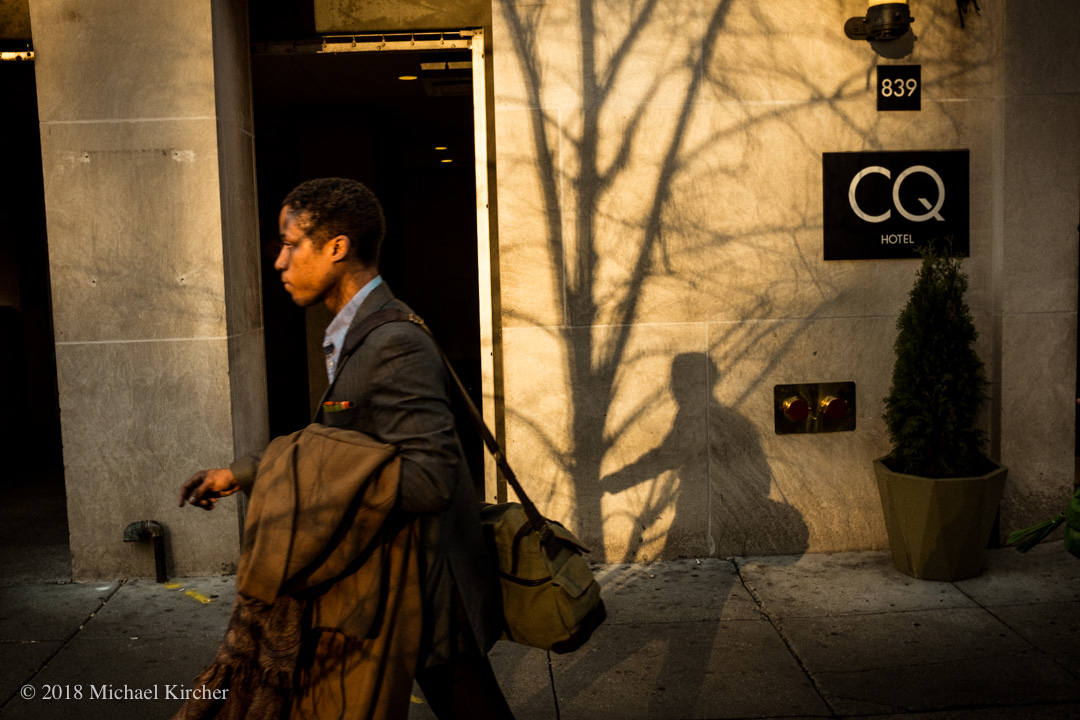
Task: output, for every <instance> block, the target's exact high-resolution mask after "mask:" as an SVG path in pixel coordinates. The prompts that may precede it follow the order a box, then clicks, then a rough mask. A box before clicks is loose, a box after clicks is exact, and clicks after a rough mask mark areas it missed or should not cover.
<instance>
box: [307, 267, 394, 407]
mask: <svg viewBox="0 0 1080 720" xmlns="http://www.w3.org/2000/svg"><path fill="white" fill-rule="evenodd" d="M393 299H394V293H393V292H391V291H390V286H389V285H387V284H386V280H383V281H382V282H381V283H379V284H378V285H377V286H376V287H374V288H372V290H371V292H370V293H368V296H367V297H366V298H364V301H363V302H362V303H360V307H358V308H356V314H355V315H353V319H352V322H351V323H349V330H352V329H353V328H354V327H356V326H357V324H358V323H359V322H360V321H361V320H363V319H364V318H366V317H368V316H369V315H371V314H372V313H373V312H375V311H376V310H380V309H382V308H383V307H384V306H385V305H387V304H388V303H389V302H390V301H391V300H393ZM346 337H348V333H346ZM345 360H346V361H348V358H345ZM341 367H342V366H341V364H339V365H338V370H337V372H336V373H334V379H333V380H332V381H331V382H330V385H329V386H328V387H327V388H326V392H324V393H323V396H322V397H321V398H320V399H319V404H318V406H317V408H316V410H315V419H314V421H313V422H322V415H323V403H325V402H326V401H327V400H328V399H329V398H330V393H331V392H332V391H333V389H334V384H335V383H336V382H337V379H338V378H339V377H341Z"/></svg>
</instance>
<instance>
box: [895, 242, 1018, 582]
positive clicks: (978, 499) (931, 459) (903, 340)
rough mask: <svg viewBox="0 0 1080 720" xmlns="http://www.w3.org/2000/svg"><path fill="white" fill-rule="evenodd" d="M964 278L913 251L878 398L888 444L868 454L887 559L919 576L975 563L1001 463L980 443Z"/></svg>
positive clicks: (994, 503) (977, 368)
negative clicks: (911, 277) (915, 261)
mask: <svg viewBox="0 0 1080 720" xmlns="http://www.w3.org/2000/svg"><path fill="white" fill-rule="evenodd" d="M967 287H968V279H967V275H965V274H964V272H963V271H962V269H961V267H960V259H959V258H958V257H954V256H952V255H951V254H948V253H946V254H940V253H938V252H937V251H935V249H934V247H933V245H931V246H930V247H929V248H927V249H926V250H924V251H923V252H922V266H921V267H920V269H919V274H918V277H917V278H916V280H915V284H914V286H913V287H912V289H911V295H910V297H909V298H908V303H907V306H906V307H905V308H904V310H903V312H902V313H901V314H900V318H899V319H898V320H897V330H898V331H899V332H898V334H897V337H896V346H895V348H896V363H895V365H894V366H893V376H892V385H891V387H890V389H889V394H888V396H887V397H886V398H885V414H884V416H883V417H884V420H885V425H886V430H887V432H888V435H889V439H890V441H891V442H892V445H893V450H892V452H891V453H889V455H887V456H885V457H883V458H881V459H879V460H876V461H874V472H875V475H876V477H877V484H878V492H879V493H880V495H881V505H882V509H883V510H884V514H885V527H886V530H887V532H888V535H889V546H890V549H891V550H892V556H893V565H894V566H895V567H896V569H897V570H900V571H901V572H904V573H906V574H908V575H911V576H912V577H916V578H920V579H924V580H962V579H964V578H969V577H974V576H976V575H978V574H979V573H980V572H981V571H982V563H983V559H984V557H985V554H986V546H987V541H988V540H989V538H990V532H991V530H992V528H993V525H994V518H995V516H996V513H997V509H998V504H999V503H1000V501H1001V492H1002V489H1003V488H1004V485H1005V475H1006V472H1007V470H1006V469H1005V468H1004V467H1002V466H1001V465H998V464H997V463H995V462H993V461H992V460H990V459H988V458H986V457H985V456H984V455H983V454H982V453H981V452H980V446H981V444H982V442H983V433H982V431H980V430H979V429H978V428H977V427H976V421H977V418H978V414H979V411H980V409H981V407H982V405H983V403H984V402H985V401H986V397H987V395H986V388H987V382H986V375H985V371H984V369H983V363H982V361H981V360H980V359H979V356H978V354H977V353H976V352H975V339H976V338H977V337H978V332H977V331H976V329H975V324H974V322H973V321H972V318H971V311H970V310H969V309H968V305H967V302H966V301H965V299H964V293H965V292H966V291H967Z"/></svg>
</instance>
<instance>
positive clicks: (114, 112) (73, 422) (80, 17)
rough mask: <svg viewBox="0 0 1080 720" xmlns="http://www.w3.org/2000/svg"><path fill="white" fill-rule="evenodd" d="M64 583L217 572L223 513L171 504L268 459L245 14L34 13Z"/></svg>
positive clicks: (117, 1) (200, 4)
mask: <svg viewBox="0 0 1080 720" xmlns="http://www.w3.org/2000/svg"><path fill="white" fill-rule="evenodd" d="M30 11H31V23H32V29H33V37H34V49H35V51H36V63H37V65H36V68H37V86H38V103H39V114H40V119H41V136H42V137H41V142H42V162H43V166H44V180H45V201H46V212H47V218H48V235H49V265H50V272H51V280H52V294H53V318H54V323H55V335H56V356H57V375H58V377H57V381H58V385H59V391H60V407H61V423H62V428H63V440H64V464H65V476H66V482H67V496H68V516H69V524H70V530H71V552H72V564H73V576H74V578H75V579H76V580H89V579H97V578H115V577H130V576H145V575H153V573H154V564H153V558H152V552H151V549H150V548H149V546H148V545H147V544H131V543H129V544H126V543H124V542H122V533H123V530H124V527H125V526H126V525H127V524H128V523H131V522H134V521H139V520H156V521H158V522H160V523H162V525H164V526H165V527H166V529H167V535H166V537H167V548H168V549H167V552H168V553H169V570H170V573H172V574H176V575H192V574H209V573H219V572H232V571H233V570H234V569H235V563H236V559H237V554H238V538H239V527H238V512H237V503H236V501H235V500H227V501H223V502H222V503H221V504H220V506H219V507H218V508H217V509H216V510H215V511H214V512H213V513H205V512H202V511H198V510H193V509H190V508H185V509H183V510H180V509H179V508H177V503H176V496H177V491H178V489H179V486H180V484H181V483H182V482H183V481H184V480H185V479H186V478H187V477H188V476H189V475H190V474H191V473H192V472H193V471H195V470H196V469H198V468H201V467H208V466H215V465H221V464H224V463H227V462H229V461H230V460H232V459H233V457H234V456H235V455H238V454H244V453H247V452H251V451H253V450H256V449H258V448H261V447H262V446H263V445H264V444H265V442H266V434H267V429H266V427H267V426H266V376H265V364H264V358H263V330H262V311H261V305H260V297H261V294H260V286H259V284H260V280H259V277H260V275H259V248H258V233H257V216H256V202H255V181H254V152H253V135H252V120H251V92H250V69H249V52H248V30H247V7H246V3H245V2H244V1H243V0H220V1H219V0H213V2H211V0H199V1H193V0H160V1H157V2H141V1H139V0H33V1H32V2H31V7H30Z"/></svg>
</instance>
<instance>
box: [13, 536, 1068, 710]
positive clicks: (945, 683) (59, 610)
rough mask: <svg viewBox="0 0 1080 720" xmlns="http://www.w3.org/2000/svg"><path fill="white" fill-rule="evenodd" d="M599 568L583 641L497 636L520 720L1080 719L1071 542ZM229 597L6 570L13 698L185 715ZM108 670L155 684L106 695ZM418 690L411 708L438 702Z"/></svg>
mask: <svg viewBox="0 0 1080 720" xmlns="http://www.w3.org/2000/svg"><path fill="white" fill-rule="evenodd" d="M597 574H598V576H599V577H600V578H601V580H602V583H603V585H604V588H605V600H606V602H607V605H608V608H609V619H608V622H607V623H606V624H605V625H604V626H602V627H601V628H600V629H599V630H598V631H597V632H596V634H595V635H594V637H593V639H592V640H591V641H590V643H589V644H588V645H586V646H585V647H584V648H583V649H581V650H579V651H578V652H576V653H572V654H569V655H549V654H548V653H545V652H542V651H539V650H533V649H529V648H524V647H521V646H517V645H512V644H509V643H499V645H497V646H496V649H495V650H494V652H493V653H492V657H493V663H494V665H495V669H496V673H497V674H498V676H499V680H500V682H501V684H502V686H503V688H504V690H505V692H506V694H507V697H508V698H509V700H510V703H511V706H512V707H513V708H514V711H515V713H516V715H517V717H518V718H519V720H529V719H532V718H543V719H545V720H547V719H552V718H559V719H560V720H586V719H589V720H597V719H600V720H606V719H608V718H612V719H617V720H624V719H625V720H631V719H635V718H665V719H672V720H674V719H683V718H868V717H875V718H905V720H906V719H909V718H920V719H925V720H968V719H971V720H974V719H976V718H978V719H983V718H985V719H993V720H1006V719H1008V720H1014V719H1018V720H1029V719H1030V720H1062V719H1065V718H1080V654H1078V653H1077V649H1078V648H1080V560H1077V559H1076V558H1073V557H1072V556H1070V555H1068V554H1067V553H1066V552H1065V551H1064V549H1063V547H1062V545H1061V543H1060V542H1055V543H1051V544H1047V545H1043V546H1041V547H1039V548H1036V549H1035V550H1033V551H1032V552H1031V553H1029V554H1028V555H1026V556H1022V555H1019V554H1018V553H1016V552H1015V551H1013V550H995V551H991V553H990V555H989V558H988V568H987V570H986V572H985V573H984V574H983V575H982V576H981V577H979V578H976V579H973V580H968V581H964V582H960V583H932V582H920V581H916V580H912V579H910V578H908V577H906V576H904V575H902V574H900V573H898V572H896V571H895V570H893V569H892V566H891V564H890V561H889V557H888V555H887V554H886V553H881V552H866V553H839V554H829V555H806V556H803V557H777V558H734V559H730V560H719V559H714V558H710V559H702V560H678V561H673V562H662V563H653V564H648V565H638V564H634V565H624V564H616V565H602V566H598V567H597ZM232 596H233V580H232V578H225V577H217V578H189V579H183V580H179V581H176V584H170V585H169V586H162V585H158V584H156V583H154V582H153V581H150V580H145V579H140V580H132V581H128V582H122V583H121V582H113V583H90V584H24V585H9V586H7V587H0V703H3V707H2V710H0V714H2V715H3V717H5V718H8V717H10V718H13V719H14V718H115V719H121V718H133V719H134V718H138V719H140V720H145V719H150V718H168V717H169V716H170V715H171V714H172V712H174V711H175V709H176V708H177V707H178V706H179V704H180V701H179V700H176V699H171V698H170V697H169V695H170V694H174V695H175V694H179V693H181V692H182V691H183V689H184V688H187V687H190V683H191V679H192V678H193V677H194V676H195V675H196V674H197V673H198V672H199V671H200V670H201V669H202V667H203V666H204V665H206V664H207V663H208V662H210V660H211V658H212V657H213V654H214V650H215V648H216V647H217V644H218V642H219V641H220V639H221V636H222V633H223V631H224V627H225V623H226V620H227V617H228V613H229V608H230V604H231V601H232ZM202 600H210V601H211V602H203V601H202ZM1070 653H1071V654H1070ZM103 686H104V689H106V690H109V691H111V692H113V693H117V694H119V696H120V697H121V698H122V697H123V693H124V686H127V688H128V691H129V694H133V693H134V691H135V690H136V689H139V690H142V691H143V694H150V695H153V694H154V693H155V692H156V695H157V697H156V699H154V698H153V697H151V698H150V699H112V700H110V699H101V698H100V697H98V698H96V699H95V698H93V697H92V695H95V694H96V695H98V696H100V695H102V689H103ZM80 693H81V695H82V697H81V699H79V698H77V697H76V695H78V694H80ZM31 694H33V697H32V698H27V697H26V696H29V695H31ZM418 694H419V693H418ZM47 698H48V699H47ZM417 701H418V702H416V703H415V704H414V706H413V712H412V715H411V717H413V718H417V719H420V718H430V717H433V715H432V714H431V713H430V712H429V711H428V710H427V708H426V706H425V705H424V704H423V703H422V701H421V698H417Z"/></svg>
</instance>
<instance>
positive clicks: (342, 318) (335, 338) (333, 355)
mask: <svg viewBox="0 0 1080 720" xmlns="http://www.w3.org/2000/svg"><path fill="white" fill-rule="evenodd" d="M381 284H382V275H376V276H375V277H374V278H373V279H372V280H371V281H370V282H368V284H367V285H364V287H362V288H360V291H359V292H357V293H356V294H355V295H353V296H352V297H351V298H350V299H349V302H347V303H345V307H343V308H341V310H340V311H339V312H338V314H337V315H335V316H334V319H333V320H331V321H330V324H329V325H328V326H327V327H326V334H325V335H323V352H324V353H325V354H326V374H327V376H328V377H329V378H330V380H333V379H334V375H335V374H336V373H337V365H338V360H339V359H340V357H341V346H342V345H343V344H344V343H345V335H346V334H347V333H348V332H349V327H350V326H352V321H353V318H355V317H356V311H357V310H359V309H360V305H361V304H363V302H364V300H366V299H367V296H368V295H370V294H371V291H372V290H374V289H375V288H377V287H379V285H381Z"/></svg>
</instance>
